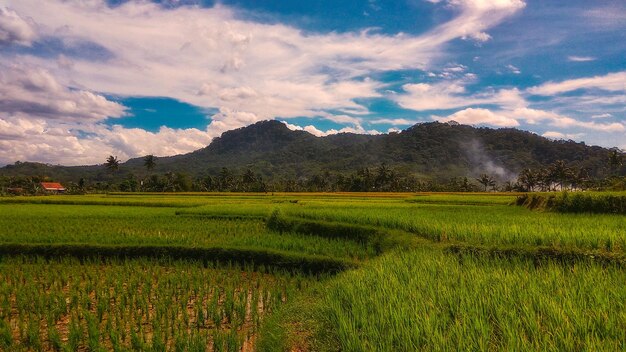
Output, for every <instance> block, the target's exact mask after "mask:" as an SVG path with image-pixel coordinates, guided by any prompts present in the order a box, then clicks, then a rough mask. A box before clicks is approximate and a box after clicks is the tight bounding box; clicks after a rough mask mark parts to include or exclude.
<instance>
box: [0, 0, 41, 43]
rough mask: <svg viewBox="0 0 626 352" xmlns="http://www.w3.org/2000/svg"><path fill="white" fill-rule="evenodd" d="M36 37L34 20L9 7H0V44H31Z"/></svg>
mask: <svg viewBox="0 0 626 352" xmlns="http://www.w3.org/2000/svg"><path fill="white" fill-rule="evenodd" d="M36 38H37V32H36V30H35V28H34V25H33V23H32V21H30V20H28V19H25V18H23V17H21V16H20V15H18V14H17V12H15V11H13V10H11V9H9V8H6V7H0V46H2V45H8V44H18V45H24V46H30V45H31V44H32V42H33V41H34V40H35V39H36Z"/></svg>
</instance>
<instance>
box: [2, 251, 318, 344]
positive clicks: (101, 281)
mask: <svg viewBox="0 0 626 352" xmlns="http://www.w3.org/2000/svg"><path fill="white" fill-rule="evenodd" d="M201 264H202V263H197V262H189V261H163V260H161V261H153V260H128V261H108V262H106V263H100V262H86V263H80V262H78V261H76V260H72V259H59V260H54V261H51V262H48V261H42V260H41V259H37V258H34V259H30V258H14V259H9V260H4V261H3V262H2V263H0V321H2V322H3V325H2V326H0V338H1V339H2V340H0V343H2V344H4V346H5V347H6V348H8V349H10V348H14V347H17V346H22V347H24V348H32V349H34V350H68V351H76V350H79V349H85V348H86V349H88V350H91V351H101V350H116V351H118V350H129V349H132V350H152V351H154V350H156V351H164V350H166V349H167V350H179V351H182V350H187V351H205V350H206V348H207V347H209V348H212V350H214V351H239V350H240V349H241V348H242V347H243V346H246V345H249V344H251V343H253V337H254V335H255V334H256V332H257V331H258V329H259V325H260V322H261V320H262V318H263V316H264V315H266V314H268V313H271V312H273V311H274V310H276V309H277V308H278V307H279V306H280V305H282V304H283V303H284V302H287V301H289V300H291V299H292V298H293V296H294V295H295V294H296V292H297V291H298V290H302V289H304V288H306V287H307V285H309V284H310V283H311V282H312V281H311V280H307V279H306V278H304V277H302V276H299V275H294V274H291V273H288V272H281V271H276V270H271V269H269V270H260V271H256V272H253V271H251V270H252V269H251V268H246V267H242V268H239V267H233V268H230V269H218V268H205V267H203V266H202V265H201ZM44 293H45V294H44Z"/></svg>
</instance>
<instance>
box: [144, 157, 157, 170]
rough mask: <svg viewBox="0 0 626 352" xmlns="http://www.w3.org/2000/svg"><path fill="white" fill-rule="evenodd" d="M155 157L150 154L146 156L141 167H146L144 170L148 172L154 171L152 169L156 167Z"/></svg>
mask: <svg viewBox="0 0 626 352" xmlns="http://www.w3.org/2000/svg"><path fill="white" fill-rule="evenodd" d="M156 159H157V158H156V156H154V155H152V154H150V155H146V156H145V157H144V158H143V166H145V167H146V169H148V170H149V171H150V170H152V169H154V167H155V166H156Z"/></svg>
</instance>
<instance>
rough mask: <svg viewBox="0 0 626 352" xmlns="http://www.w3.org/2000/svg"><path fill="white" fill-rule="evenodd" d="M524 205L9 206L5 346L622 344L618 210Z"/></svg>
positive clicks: (491, 197)
mask: <svg viewBox="0 0 626 352" xmlns="http://www.w3.org/2000/svg"><path fill="white" fill-rule="evenodd" d="M157 165H158V164H157ZM546 195H547V194H538V195H535V196H536V197H539V196H546ZM518 196H520V195H519V194H512V193H471V194H468V193H447V194H442V193H419V194H415V193H413V194H411V193H404V194H401V193H372V194H364V193H332V194H320V193H276V194H264V193H262V194H223V193H192V194H152V195H150V194H143V193H138V194H124V193H116V194H109V195H86V196H48V197H8V198H0V350H17V351H20V350H24V351H26V350H46V351H56V350H77V349H78V350H94V351H98V350H150V351H163V350H180V351H183V350H184V351H253V350H258V351H281V350H284V351H293V350H297V351H339V350H344V351H372V350H377V351H397V350H433V351H434V350H502V351H505V350H555V351H556V350H622V349H624V348H626V345H625V342H624V341H626V335H625V333H624V331H626V323H624V322H625V321H626V305H624V304H623V303H622V302H626V289H624V287H623V285H620V283H621V282H624V281H625V280H626V271H625V270H626V233H625V232H624V231H623V227H624V226H623V224H624V216H623V215H619V214H590V213H589V212H588V211H585V212H583V213H562V212H559V211H543V212H542V211H533V210H530V209H527V208H525V207H520V206H515V204H516V202H520V200H519V198H517V197H518ZM622 196H623V195H622V194H620V193H610V194H595V193H580V194H579V193H568V194H560V195H556V196H554V199H558V200H559V201H560V202H561V204H569V206H571V204H579V203H580V202H582V201H580V200H576V201H575V202H578V203H575V202H574V201H572V199H578V198H577V197H582V198H583V199H587V198H586V197H591V198H593V201H589V200H585V201H586V202H591V203H590V204H600V203H599V202H601V201H600V200H599V199H602V202H606V199H614V198H619V197H622ZM552 201H553V202H555V200H552ZM568 202H572V203H571V204H570V203H568ZM594 202H595V203H594ZM585 204H586V203H585ZM561 206H563V205H561ZM598 207H600V206H598ZM555 209H556V208H555ZM556 210H558V209H556Z"/></svg>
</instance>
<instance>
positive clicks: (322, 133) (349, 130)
mask: <svg viewBox="0 0 626 352" xmlns="http://www.w3.org/2000/svg"><path fill="white" fill-rule="evenodd" d="M283 123H284V124H285V125H286V126H287V127H288V128H289V129H291V130H293V131H307V132H309V133H310V134H312V135H314V136H317V137H324V136H329V135H332V134H338V133H358V134H380V133H381V132H380V131H377V130H366V129H364V128H363V127H361V126H354V127H344V128H342V129H339V130H337V129H334V128H333V129H330V130H327V131H322V130H320V129H318V128H317V127H315V126H313V125H308V126H304V127H302V126H299V125H294V124H290V123H287V122H284V121H283Z"/></svg>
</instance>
